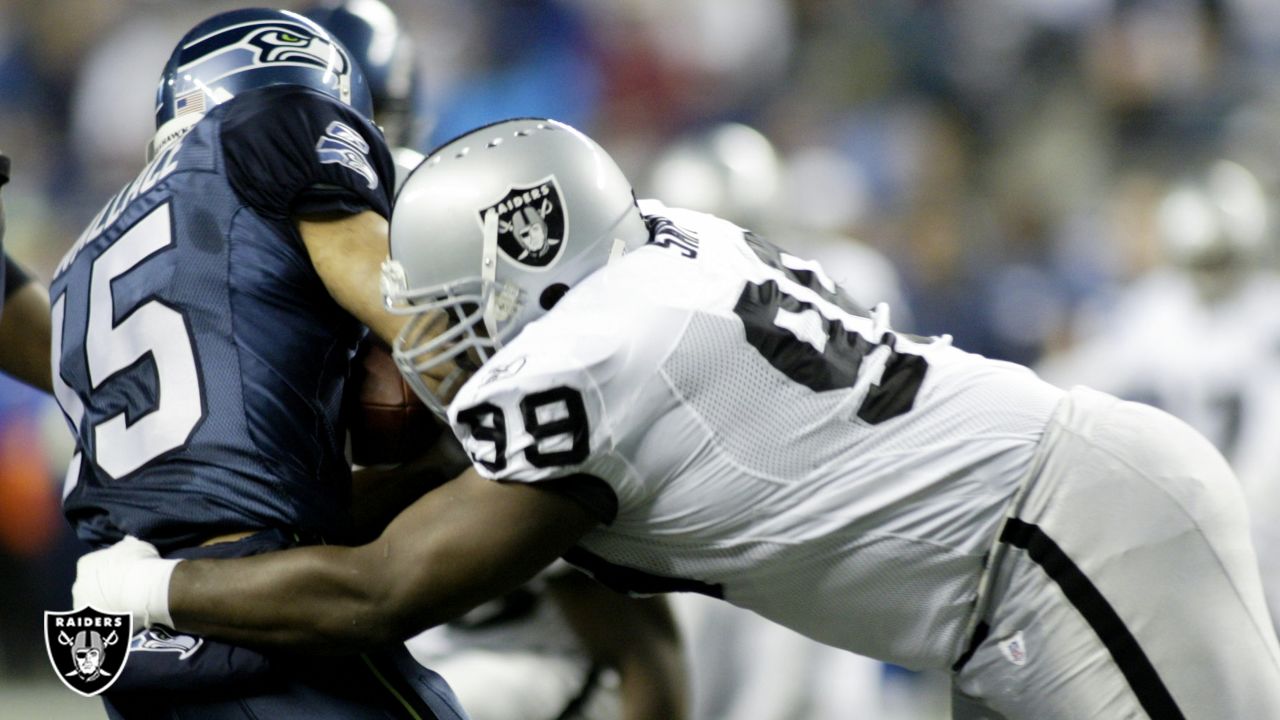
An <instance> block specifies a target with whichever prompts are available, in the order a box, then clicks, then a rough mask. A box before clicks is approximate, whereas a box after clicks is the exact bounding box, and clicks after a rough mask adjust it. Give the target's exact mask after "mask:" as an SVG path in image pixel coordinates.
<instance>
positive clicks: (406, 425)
mask: <svg viewBox="0 0 1280 720" xmlns="http://www.w3.org/2000/svg"><path fill="white" fill-rule="evenodd" d="M343 403H344V405H345V406H346V416H347V430H348V432H349V433H350V434H351V460H352V462H354V463H356V464H357V465H365V466H369V465H389V464H394V463H400V462H404V461H406V460H412V459H413V458H415V457H417V456H418V455H421V454H422V453H423V452H424V451H425V450H426V449H427V448H428V447H430V445H431V444H432V442H434V441H435V439H436V436H437V435H439V433H440V431H441V430H442V427H441V424H440V423H439V422H437V420H436V417H435V415H434V414H432V412H431V410H429V409H428V408H427V406H426V405H424V404H423V403H422V401H421V400H420V399H418V396H417V394H415V393H414V392H413V388H410V387H409V385H408V384H407V383H405V381H404V378H402V377H400V371H399V370H398V369H397V368H396V363H395V360H392V359H391V353H390V351H388V350H387V349H386V348H385V347H384V346H383V345H382V344H381V343H379V342H375V341H372V340H365V342H363V343H361V345H360V348H359V350H357V351H356V356H355V358H354V359H353V360H352V364H351V376H350V378H349V379H348V380H347V386H346V391H345V396H344V398H343Z"/></svg>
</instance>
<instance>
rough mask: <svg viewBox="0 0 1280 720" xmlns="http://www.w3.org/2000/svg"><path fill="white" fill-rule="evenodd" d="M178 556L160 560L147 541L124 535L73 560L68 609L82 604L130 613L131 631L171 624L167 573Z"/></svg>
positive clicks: (170, 570)
mask: <svg viewBox="0 0 1280 720" xmlns="http://www.w3.org/2000/svg"><path fill="white" fill-rule="evenodd" d="M180 562H182V561H181V560H164V559H162V558H161V557H160V553H159V552H158V551H157V550H156V549H155V547H154V546H153V545H151V544H150V543H146V542H143V541H141V540H139V539H138V538H136V537H133V536H127V537H125V539H123V540H121V541H120V542H118V543H116V544H115V545H112V546H111V547H108V548H103V549H102V550H95V551H93V552H91V553H88V554H86V555H84V556H83V557H81V558H80V560H79V561H78V562H77V563H76V582H75V584H74V585H72V586H71V604H72V609H74V610H79V609H80V608H82V607H85V606H86V605H88V606H92V607H93V608H94V609H96V610H101V611H103V612H127V613H130V614H131V615H133V631H134V632H140V631H141V630H142V629H143V628H146V627H150V626H151V625H167V626H169V627H173V618H171V617H169V576H170V575H172V574H173V568H174V567H176V566H177V564H178V563H180Z"/></svg>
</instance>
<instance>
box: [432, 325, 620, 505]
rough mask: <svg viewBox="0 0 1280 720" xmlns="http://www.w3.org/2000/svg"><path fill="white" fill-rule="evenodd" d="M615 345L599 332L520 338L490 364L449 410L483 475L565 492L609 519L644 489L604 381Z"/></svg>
mask: <svg viewBox="0 0 1280 720" xmlns="http://www.w3.org/2000/svg"><path fill="white" fill-rule="evenodd" d="M520 339H521V340H525V338H520ZM618 350H619V348H616V347H612V346H611V343H610V341H609V340H608V339H606V338H600V337H585V338H577V339H575V340H574V341H573V342H572V343H565V344H543V345H537V347H532V346H531V344H529V343H523V344H522V343H519V342H518V343H515V344H513V345H511V346H510V347H508V348H506V349H505V350H504V351H503V352H501V353H498V354H497V355H495V356H494V357H493V358H492V359H491V360H490V361H489V362H487V363H486V364H485V366H484V367H483V368H481V370H480V372H479V373H478V374H477V375H476V376H475V377H474V378H472V380H471V381H469V382H468V383H467V384H466V385H465V386H464V387H463V388H462V390H461V391H460V392H459V394H458V397H457V398H455V400H454V402H453V403H452V404H451V405H450V410H449V420H450V423H451V424H452V426H453V429H454V432H455V433H456V434H457V436H458V439H459V440H460V441H461V442H462V445H463V447H464V448H465V449H466V451H467V453H468V455H470V456H471V458H472V461H473V462H474V464H475V466H476V468H477V469H478V470H479V471H480V473H481V474H482V475H484V476H486V477H489V478H491V479H494V480H498V481H501V482H524V483H536V484H538V485H540V486H542V487H545V488H547V489H550V490H553V491H556V492H559V493H561V494H564V495H568V496H570V497H572V498H573V499H575V500H577V501H578V502H580V503H581V504H583V505H584V506H586V507H587V509H588V510H590V511H591V512H593V513H594V514H596V515H597V516H598V517H599V518H600V520H601V521H602V522H604V523H606V524H608V523H611V522H612V521H613V519H614V517H615V516H616V515H617V513H618V510H619V506H620V505H624V504H625V503H626V502H627V500H628V498H630V497H633V496H634V495H635V494H636V493H637V492H638V490H639V487H638V482H637V481H636V479H635V478H634V477H632V475H631V473H630V471H629V468H628V465H627V463H626V462H625V461H623V459H622V457H621V455H620V454H619V453H618V452H617V451H616V447H615V428H614V426H613V422H612V418H611V416H610V410H609V407H608V405H607V403H606V391H605V390H602V387H601V385H602V383H607V382H609V381H610V379H611V377H612V375H613V370H614V368H613V367H612V366H613V365H615V364H616V362H617V356H618V352H617V351H618ZM508 351H511V352H508Z"/></svg>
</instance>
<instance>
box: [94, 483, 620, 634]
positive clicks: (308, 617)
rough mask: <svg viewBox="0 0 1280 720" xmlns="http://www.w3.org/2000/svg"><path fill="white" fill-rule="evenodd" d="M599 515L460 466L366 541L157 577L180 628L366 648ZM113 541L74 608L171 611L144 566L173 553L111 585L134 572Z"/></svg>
mask: <svg viewBox="0 0 1280 720" xmlns="http://www.w3.org/2000/svg"><path fill="white" fill-rule="evenodd" d="M597 522H598V520H597V518H596V516H595V515H593V514H591V513H590V512H589V511H588V510H587V509H586V508H585V507H583V506H581V505H579V504H578V503H577V502H576V501H574V500H572V499H569V498H567V497H564V496H561V495H558V494H556V493H553V492H549V491H546V490H543V489H539V488H536V487H529V486H525V485H518V484H500V483H496V482H493V481H491V480H486V479H484V478H481V477H480V476H479V475H478V474H476V472H475V471H474V470H468V471H467V472H465V473H463V474H462V475H461V476H460V477H458V478H457V479H455V480H453V481H450V482H448V483H446V484H445V485H443V486H442V487H440V488H438V489H437V490H435V491H433V492H430V493H428V494H426V495H424V496H423V497H422V498H421V499H419V500H418V501H417V502H416V503H414V504H413V505H412V506H410V507H409V508H408V509H407V510H405V512H404V513H402V514H401V515H400V516H399V517H397V518H396V519H395V520H394V521H393V522H392V523H391V524H390V525H389V526H388V527H387V529H386V531H385V532H384V533H383V534H382V535H381V536H380V537H379V538H378V539H377V540H375V541H374V542H372V543H369V544H367V545H362V546H359V547H351V548H347V547H308V548H297V549H293V550H287V551H283V552H276V553H267V554H263V555H258V556H255V557H251V558H240V559H234V560H225V561H222V560H218V561H185V562H183V563H181V564H179V565H177V567H176V568H175V569H173V573H172V577H170V578H169V580H168V582H167V583H166V587H167V594H168V603H167V605H168V615H170V616H171V620H172V623H173V625H174V626H176V627H177V628H180V629H182V630H184V631H188V632H194V633H199V634H202V635H207V636H209V637H212V638H218V639H223V640H228V641H231V642H237V643H244V644H252V645H255V646H263V645H266V646H279V647H293V648H311V649H322V650H330V651H338V650H348V651H349V650H352V649H357V648H365V647H373V646H377V645H380V644H384V643H387V642H392V641H397V640H403V639H404V638H406V637H408V636H409V635H411V634H413V633H415V632H417V631H420V630H422V629H425V628H427V627H430V626H432V625H436V624H438V623H441V622H444V621H446V620H449V619H451V618H453V617H456V616H458V615H461V614H462V613H463V612H465V611H467V610H469V609H470V608H472V607H474V606H475V605H477V604H479V603H480V602H483V601H485V600H488V599H490V598H493V597H496V596H498V595H500V594H503V593H505V592H508V591H510V590H512V589H513V588H515V587H516V586H518V585H520V584H521V583H524V582H526V581H527V580H529V579H530V578H532V577H533V575H534V574H535V573H537V572H538V570H540V569H542V568H543V567H545V566H546V565H547V564H549V563H550V562H551V561H552V560H554V559H556V558H557V557H559V556H560V554H561V553H563V552H564V551H565V550H567V549H568V548H569V547H570V546H572V545H573V544H574V543H575V542H576V541H577V540H578V538H580V537H581V536H582V535H583V534H584V533H586V532H587V531H588V530H590V529H591V528H593V527H594V526H595V525H596V524H597ZM139 544H141V543H139ZM144 547H147V546H144ZM120 549H121V548H120V547H119V546H117V548H115V550H116V551H117V552H116V553H115V554H113V553H111V552H102V553H92V554H90V555H88V556H85V558H83V559H82V560H81V562H80V564H79V578H78V580H77V587H76V589H75V590H74V594H75V595H76V603H77V605H81V604H92V605H95V606H101V607H115V608H130V609H131V610H132V611H135V613H136V614H137V615H139V616H143V619H144V620H145V619H150V620H152V621H153V622H154V621H156V620H157V618H158V619H160V620H161V621H163V620H165V619H168V618H166V617H165V613H164V607H163V605H164V600H163V597H162V595H163V591H164V589H163V588H157V587H154V586H155V585H156V584H157V583H158V582H160V581H161V578H159V577H158V576H157V575H154V574H151V573H150V572H149V571H150V570H151V569H158V568H159V564H160V563H166V562H170V561H161V560H154V561H150V560H142V561H138V560H137V559H136V557H135V558H132V559H125V560H124V565H128V566H130V568H132V569H140V568H141V569H145V570H146V571H147V572H143V573H142V574H143V575H146V577H141V576H135V578H136V582H119V580H121V579H122V577H123V575H122V574H121V573H123V574H131V573H132V570H130V569H124V568H123V567H122V565H121V562H120V561H121V559H122V558H121V557H120V556H119V552H118V551H119V550H120ZM117 575H120V576H119V577H115V576H117ZM130 585H132V586H133V587H132V588H128V587H127V586H130ZM144 586H151V587H144ZM157 590H159V591H160V593H159V594H157V593H156V592H154V591H157ZM116 591H119V592H116ZM140 596H147V597H148V598H150V599H148V600H139V599H138V598H139V597H140ZM142 606H146V607H142Z"/></svg>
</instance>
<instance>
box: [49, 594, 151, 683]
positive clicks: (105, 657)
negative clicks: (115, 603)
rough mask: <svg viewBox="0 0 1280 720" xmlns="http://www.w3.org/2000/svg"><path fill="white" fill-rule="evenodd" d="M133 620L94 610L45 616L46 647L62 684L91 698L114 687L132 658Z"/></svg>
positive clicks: (126, 615) (88, 608) (120, 614)
mask: <svg viewBox="0 0 1280 720" xmlns="http://www.w3.org/2000/svg"><path fill="white" fill-rule="evenodd" d="M132 635H133V618H132V617H130V615H129V613H105V612H98V611H97V610H94V609H93V608H91V607H86V608H81V609H79V610H75V611H70V612H51V611H48V610H46V611H45V613H44V646H45V649H46V650H48V651H49V662H51V663H53V669H54V670H55V671H57V673H58V677H59V678H61V679H62V682H63V684H65V685H66V686H67V687H69V688H71V689H72V690H73V691H75V692H77V693H79V694H81V695H83V696H85V697H92V696H94V695H97V694H98V693H100V692H102V691H103V690H106V689H107V688H109V687H111V685H112V684H113V683H115V681H116V680H117V679H118V678H119V677H120V671H121V670H123V669H124V663H125V661H126V660H128V659H129V638H130V636H132Z"/></svg>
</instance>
